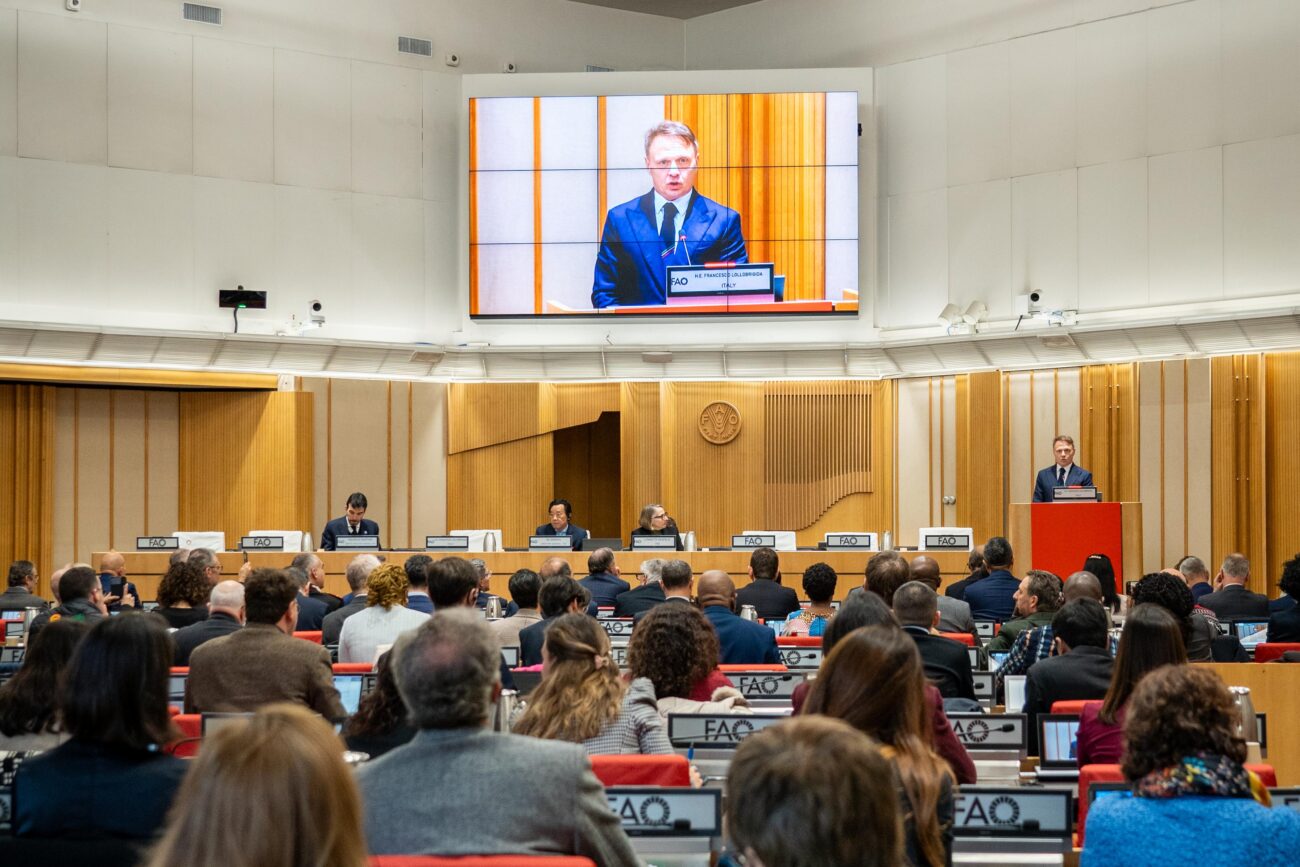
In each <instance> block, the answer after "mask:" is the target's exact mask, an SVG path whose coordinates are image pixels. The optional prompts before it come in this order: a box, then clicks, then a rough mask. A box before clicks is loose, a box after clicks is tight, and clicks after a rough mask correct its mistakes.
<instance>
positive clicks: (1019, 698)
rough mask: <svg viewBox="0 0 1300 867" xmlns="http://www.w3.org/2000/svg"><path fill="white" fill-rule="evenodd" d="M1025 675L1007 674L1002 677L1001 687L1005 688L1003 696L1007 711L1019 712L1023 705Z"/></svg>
mask: <svg viewBox="0 0 1300 867" xmlns="http://www.w3.org/2000/svg"><path fill="white" fill-rule="evenodd" d="M1025 680H1026V678H1025V675H1023V674H1008V675H1007V676H1006V677H1004V678H1002V684H1003V687H1004V688H1005V690H1006V693H1005V696H1006V700H1005V702H1004V704H1006V708H1007V713H1020V711H1021V710H1022V709H1023V708H1024V706H1025Z"/></svg>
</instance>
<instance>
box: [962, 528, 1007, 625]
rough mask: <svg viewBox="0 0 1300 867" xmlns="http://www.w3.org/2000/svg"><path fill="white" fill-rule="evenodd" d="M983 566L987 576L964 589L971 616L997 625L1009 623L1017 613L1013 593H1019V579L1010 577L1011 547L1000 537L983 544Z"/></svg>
mask: <svg viewBox="0 0 1300 867" xmlns="http://www.w3.org/2000/svg"><path fill="white" fill-rule="evenodd" d="M984 562H985V563H987V564H988V568H989V574H988V576H987V577H985V578H983V579H981V580H979V581H977V582H975V583H974V584H971V585H970V586H969V587H967V588H966V601H967V602H968V603H969V604H970V613H971V616H972V617H974V618H975V619H976V620H992V621H994V622H999V623H1000V622H1002V621H1004V620H1010V619H1011V615H1012V614H1013V613H1014V612H1015V610H1016V600H1015V596H1016V591H1017V590H1019V589H1020V579H1019V578H1017V577H1016V576H1015V575H1012V574H1011V567H1012V566H1013V565H1015V555H1014V554H1013V553H1012V551H1011V543H1010V542H1008V541H1007V540H1006V539H1004V538H1003V537H1002V536H994V537H993V538H991V539H989V540H988V541H987V542H986V543H984Z"/></svg>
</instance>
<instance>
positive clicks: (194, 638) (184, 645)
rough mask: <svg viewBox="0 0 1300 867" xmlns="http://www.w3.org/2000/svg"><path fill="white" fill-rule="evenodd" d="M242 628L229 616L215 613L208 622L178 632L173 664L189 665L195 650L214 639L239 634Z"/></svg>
mask: <svg viewBox="0 0 1300 867" xmlns="http://www.w3.org/2000/svg"><path fill="white" fill-rule="evenodd" d="M242 628H243V626H242V624H240V622H239V621H238V620H236V619H235V618H233V617H231V616H230V615H229V614H224V613H222V612H220V611H215V612H213V613H212V614H209V615H208V619H207V620H200V621H199V622H198V623H192V624H190V625H189V626H186V627H185V628H184V629H178V630H176V631H175V632H174V633H172V644H173V645H175V648H176V653H175V657H174V659H173V661H172V664H173V665H180V666H186V665H189V664H190V654H191V653H193V652H194V648H196V647H198V646H199V645H200V644H203V643H204V642H208V641H211V640H212V639H214V638H220V637H221V636H223V635H229V634H230V633H232V632H238V631H239V630H240V629H242Z"/></svg>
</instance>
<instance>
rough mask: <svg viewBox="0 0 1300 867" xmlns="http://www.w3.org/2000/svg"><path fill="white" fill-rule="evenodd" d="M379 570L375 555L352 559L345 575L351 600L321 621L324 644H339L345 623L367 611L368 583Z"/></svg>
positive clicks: (361, 555)
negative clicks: (373, 573) (360, 612)
mask: <svg viewBox="0 0 1300 867" xmlns="http://www.w3.org/2000/svg"><path fill="white" fill-rule="evenodd" d="M408 562H409V561H408ZM378 568H379V558H378V557H376V556H375V555H374V554H358V555H357V556H355V557H353V558H352V562H351V563H349V564H348V568H347V571H346V572H345V573H344V575H345V577H346V578H347V579H348V587H349V588H350V589H351V591H352V592H351V593H350V594H348V595H349V596H350V597H351V598H350V599H349V600H348V602H347V604H346V605H344V606H343V607H342V608H340V609H339V610H337V611H331V612H330V613H329V614H326V615H325V619H324V620H322V621H321V626H320V628H321V642H322V643H323V644H326V645H336V644H338V643H339V635H340V634H342V632H343V621H344V620H347V619H348V618H349V617H351V616H352V615H353V614H356V613H357V612H358V611H365V610H366V582H368V581H369V580H370V573H371V572H373V571H375V570H376V569H378ZM426 583H427V580H426ZM408 607H409V606H408ZM429 609H430V611H431V610H433V606H432V605H430V606H429ZM425 613H428V612H425Z"/></svg>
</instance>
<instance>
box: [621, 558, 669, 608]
mask: <svg viewBox="0 0 1300 867" xmlns="http://www.w3.org/2000/svg"><path fill="white" fill-rule="evenodd" d="M667 562H668V561H667V560H661V559H659V558H658V557H652V558H650V559H649V560H645V561H644V562H642V563H641V570H640V571H639V572H638V573H637V581H638V586H636V587H633V588H632V589H631V590H628V591H626V592H624V593H620V594H618V596H617V597H615V599H614V616H615V617H634V616H636V615H637V614H640V613H641V612H642V611H649V610H650V609H651V608H653V607H655V606H656V605H658V604H659V603H660V602H663V601H664V588H663V586H662V585H661V584H660V581H661V580H662V578H663V568H664V565H665V564H666V563H667Z"/></svg>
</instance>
